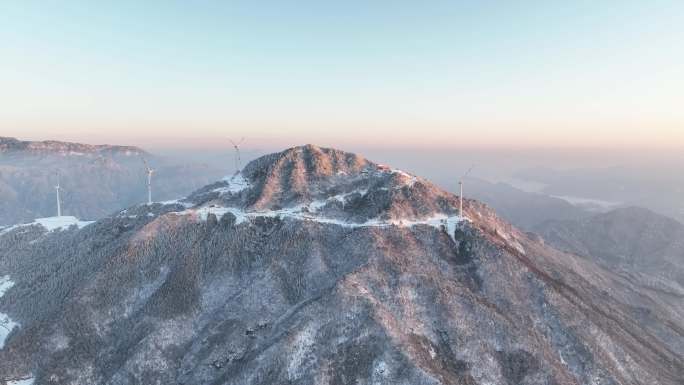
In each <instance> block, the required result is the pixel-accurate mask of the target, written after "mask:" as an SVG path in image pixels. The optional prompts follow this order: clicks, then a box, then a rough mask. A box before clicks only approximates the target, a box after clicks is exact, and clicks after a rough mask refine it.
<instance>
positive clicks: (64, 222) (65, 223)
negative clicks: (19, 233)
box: [0, 216, 95, 235]
mask: <svg viewBox="0 0 684 385" xmlns="http://www.w3.org/2000/svg"><path fill="white" fill-rule="evenodd" d="M94 222H95V221H81V220H79V219H78V218H76V217H72V216H61V217H47V218H37V219H36V220H35V221H34V222H31V223H22V224H19V225H14V226H9V227H5V228H3V229H2V230H1V231H0V235H2V234H5V233H8V232H10V231H12V230H15V229H18V228H21V227H28V226H33V225H41V226H43V228H45V229H46V230H47V231H53V230H66V229H68V228H69V227H71V226H72V225H76V226H77V227H78V228H79V229H82V228H83V227H85V226H88V225H89V224H91V223H94Z"/></svg>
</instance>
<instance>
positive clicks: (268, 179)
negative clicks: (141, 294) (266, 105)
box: [189, 144, 458, 224]
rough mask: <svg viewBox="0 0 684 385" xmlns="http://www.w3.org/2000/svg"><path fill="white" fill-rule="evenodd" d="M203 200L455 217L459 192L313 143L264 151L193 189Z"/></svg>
mask: <svg viewBox="0 0 684 385" xmlns="http://www.w3.org/2000/svg"><path fill="white" fill-rule="evenodd" d="M189 200H190V201H192V202H193V203H195V204H197V205H199V206H207V205H209V206H211V205H214V206H216V207H227V208H234V209H239V210H243V211H246V212H271V213H273V212H280V211H283V210H287V211H288V212H293V211H294V212H303V213H306V215H307V216H311V217H316V218H318V219H322V220H335V221H342V222H344V223H355V224H359V223H366V222H369V221H388V220H390V221H403V220H405V221H416V220H423V219H426V218H434V217H440V218H447V217H454V216H456V215H457V214H458V212H457V209H456V208H457V207H458V204H457V198H456V197H455V196H453V195H452V194H449V193H447V192H446V191H443V190H441V189H439V188H438V187H436V186H434V185H433V184H432V183H430V182H428V181H427V180H424V179H422V178H419V177H417V176H414V175H411V174H409V173H407V172H404V171H401V170H398V169H393V168H390V167H388V166H384V165H380V164H377V163H373V162H371V161H369V160H367V159H365V158H364V157H362V156H360V155H357V154H353V153H349V152H345V151H341V150H336V149H330V148H323V147H318V146H314V145H311V144H308V145H304V146H298V147H293V148H289V149H286V150H284V151H281V152H278V153H274V154H269V155H265V156H262V157H260V158H258V159H255V160H254V161H252V162H250V163H249V164H248V165H247V166H246V167H245V168H244V170H242V172H241V173H239V174H236V175H235V176H233V177H230V178H226V179H225V180H223V181H221V182H218V183H216V184H214V185H211V186H208V187H206V188H204V189H202V190H200V191H198V192H197V193H195V194H193V195H192V196H191V197H190V198H189Z"/></svg>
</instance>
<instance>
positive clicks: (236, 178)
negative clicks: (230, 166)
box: [212, 173, 249, 194]
mask: <svg viewBox="0 0 684 385" xmlns="http://www.w3.org/2000/svg"><path fill="white" fill-rule="evenodd" d="M223 181H225V182H228V185H227V186H223V187H218V188H215V189H213V190H212V191H215V192H218V193H220V194H237V193H239V192H240V191H242V190H245V189H247V188H249V182H248V181H247V179H245V177H244V176H242V174H241V173H237V174H235V175H233V176H230V177H225V178H223Z"/></svg>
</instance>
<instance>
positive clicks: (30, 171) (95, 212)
mask: <svg viewBox="0 0 684 385" xmlns="http://www.w3.org/2000/svg"><path fill="white" fill-rule="evenodd" d="M143 158H146V159H147V160H148V161H149V162H150V163H151V164H152V166H153V168H155V169H156V173H155V175H154V196H155V198H156V199H159V200H164V199H170V198H172V197H177V196H179V195H182V194H187V193H189V192H191V191H193V190H195V189H197V188H199V187H201V186H203V185H205V184H207V183H209V182H210V181H213V180H216V178H218V177H219V176H220V175H223V174H224V173H225V171H223V170H217V169H215V168H212V167H208V166H206V165H198V164H178V163H176V162H172V161H168V160H166V159H163V158H159V157H156V156H154V155H152V154H149V153H147V152H145V151H144V150H142V149H139V148H137V147H130V146H110V145H97V146H93V145H87V144H80V143H66V142H57V141H44V142H27V141H20V140H17V139H14V138H2V137H0V226H2V225H13V224H17V223H25V222H31V221H33V220H34V218H40V217H49V216H52V215H55V214H56V212H55V211H56V208H55V189H54V186H55V185H56V184H57V180H58V176H57V175H59V182H60V186H61V188H62V191H61V192H62V203H63V208H64V212H65V213H66V214H67V215H72V216H76V217H79V218H85V219H97V218H101V217H103V216H106V215H109V214H111V213H112V212H114V211H116V210H119V209H121V208H122V207H127V206H130V205H132V204H135V203H137V202H144V201H146V200H147V193H146V179H145V178H146V174H145V168H144V164H143V161H142V159H143Z"/></svg>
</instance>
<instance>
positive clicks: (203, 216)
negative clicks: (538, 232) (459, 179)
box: [174, 203, 467, 241]
mask: <svg viewBox="0 0 684 385" xmlns="http://www.w3.org/2000/svg"><path fill="white" fill-rule="evenodd" d="M313 207H314V208H315V207H322V206H321V205H320V203H315V204H313ZM311 208H312V206H311V205H297V206H292V207H286V208H283V209H279V210H264V211H244V210H241V209H239V208H236V207H223V206H216V205H209V206H203V207H200V208H192V209H187V210H185V211H181V212H176V213H174V214H176V215H196V216H197V217H198V218H199V219H200V220H202V221H206V220H207V218H208V217H209V214H214V215H215V216H216V218H217V219H219V220H220V219H221V218H222V217H223V216H224V215H225V214H226V213H231V214H233V215H234V216H235V218H236V221H235V222H236V224H240V223H243V222H246V221H248V220H250V219H251V218H257V217H267V218H275V217H284V218H292V219H296V220H302V221H314V222H318V223H324V224H331V225H338V226H342V227H347V228H358V227H390V226H398V227H413V226H417V225H428V226H432V227H434V228H436V229H440V230H441V229H444V230H445V231H446V232H447V233H448V234H449V237H450V238H451V239H452V240H454V241H456V239H455V237H454V233H455V231H456V227H457V226H458V224H459V223H461V222H463V221H465V220H467V218H464V217H460V216H458V215H451V216H450V215H446V214H435V215H433V216H431V217H426V218H422V219H389V220H385V219H377V218H374V219H369V220H367V221H365V222H360V223H357V222H348V221H345V220H341V219H334V218H327V217H323V216H318V215H316V213H315V212H311Z"/></svg>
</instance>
